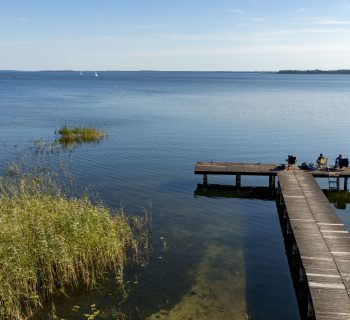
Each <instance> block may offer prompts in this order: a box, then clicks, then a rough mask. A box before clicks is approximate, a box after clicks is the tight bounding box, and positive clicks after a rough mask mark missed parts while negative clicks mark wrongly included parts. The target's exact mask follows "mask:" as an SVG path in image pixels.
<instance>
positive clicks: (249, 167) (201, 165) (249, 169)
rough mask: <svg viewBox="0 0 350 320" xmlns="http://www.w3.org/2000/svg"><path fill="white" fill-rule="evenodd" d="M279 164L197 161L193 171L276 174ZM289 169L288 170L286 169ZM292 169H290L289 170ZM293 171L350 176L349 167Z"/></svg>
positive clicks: (196, 172)
mask: <svg viewBox="0 0 350 320" xmlns="http://www.w3.org/2000/svg"><path fill="white" fill-rule="evenodd" d="M280 171H281V170H280V169H279V165H277V164H273V163H237V162H197V163H196V166H195V169H194V173H195V174H217V175H222V174H226V175H257V176H258V175H264V176H270V175H277V173H278V172H280ZM288 171H289V170H288ZM291 171H292V170H291ZM293 171H301V172H305V173H309V174H311V175H313V176H314V177H319V178H328V177H329V176H331V177H340V178H346V177H350V169H349V168H343V169H341V170H338V171H334V172H332V171H331V172H329V171H327V170H314V171H305V170H300V169H298V168H296V169H295V170H293Z"/></svg>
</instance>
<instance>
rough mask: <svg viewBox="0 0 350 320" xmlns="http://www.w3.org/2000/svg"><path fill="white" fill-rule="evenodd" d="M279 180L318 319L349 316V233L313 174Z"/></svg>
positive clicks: (286, 173)
mask: <svg viewBox="0 0 350 320" xmlns="http://www.w3.org/2000/svg"><path fill="white" fill-rule="evenodd" d="M278 180H279V185H280V189H281V192H282V196H283V199H284V204H285V208H286V211H287V215H288V218H289V221H290V225H291V229H292V231H293V234H294V237H295V240H296V243H297V246H298V250H299V254H300V258H301V261H302V265H303V267H304V270H305V274H306V277H307V282H308V286H309V290H310V294H311V299H312V303H313V308H314V312H315V317H316V319H328V320H335V319H350V298H349V293H350V235H349V232H348V231H347V230H346V229H345V227H344V225H343V223H342V222H341V221H340V219H339V218H338V217H337V215H336V213H335V212H334V210H333V208H332V207H331V205H330V204H329V201H328V199H327V198H326V196H325V195H324V194H323V192H322V191H321V189H320V188H319V186H318V184H317V182H316V180H315V179H314V178H313V176H312V175H310V174H308V173H304V172H302V171H298V170H296V171H281V172H279V173H278Z"/></svg>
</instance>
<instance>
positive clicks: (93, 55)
mask: <svg viewBox="0 0 350 320" xmlns="http://www.w3.org/2000/svg"><path fill="white" fill-rule="evenodd" d="M349 57H350V1H349V0H347V1H344V0H337V1H329V0H327V1H325V0H317V1H316V0H307V1H301V0H295V1H287V0H280V1H277V0H274V1H272V0H267V1H259V0H244V1H243V0H242V1H233V0H232V1H228V0H222V1H221V0H173V1H168V0H124V1H121V0H94V1H93V0H84V1H82V0H60V1H58V0H55V1H53V0H45V1H44V0H40V1H39V0H31V1H29V0H11V1H10V0H8V1H3V2H2V4H1V10H0V69H19V70H43V69H57V70H62V69H74V70H140V69H152V70H228V71H230V70H237V71H242V70H258V71H259V70H260V71H261V70H279V69H314V68H320V69H341V68H348V69H350V58H349Z"/></svg>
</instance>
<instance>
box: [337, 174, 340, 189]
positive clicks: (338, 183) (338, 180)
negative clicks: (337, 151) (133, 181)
mask: <svg viewBox="0 0 350 320" xmlns="http://www.w3.org/2000/svg"><path fill="white" fill-rule="evenodd" d="M337 190H340V178H339V176H338V177H337Z"/></svg>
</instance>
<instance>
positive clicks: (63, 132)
mask: <svg viewBox="0 0 350 320" xmlns="http://www.w3.org/2000/svg"><path fill="white" fill-rule="evenodd" d="M58 133H59V134H60V138H59V141H60V142H61V143H64V144H71V143H81V142H98V141H100V140H101V139H102V138H103V137H105V135H106V134H105V133H104V132H103V131H101V130H99V129H96V128H93V127H68V126H66V125H65V126H63V127H62V128H61V129H59V130H58Z"/></svg>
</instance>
